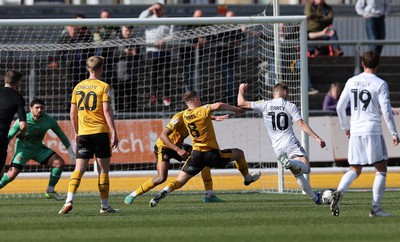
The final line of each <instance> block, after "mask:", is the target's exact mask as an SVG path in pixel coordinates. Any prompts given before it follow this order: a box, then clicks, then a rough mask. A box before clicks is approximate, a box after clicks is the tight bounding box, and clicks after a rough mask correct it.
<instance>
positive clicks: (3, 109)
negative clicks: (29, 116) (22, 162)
mask: <svg viewBox="0 0 400 242" xmlns="http://www.w3.org/2000/svg"><path fill="white" fill-rule="evenodd" d="M21 79H22V73H21V72H19V71H14V70H11V71H8V72H7V74H6V75H5V77H4V83H5V85H4V87H3V88H0V103H1V105H0V169H1V171H0V177H2V176H3V174H4V165H5V164H6V158H7V147H8V139H7V134H8V130H9V129H10V125H11V122H12V120H13V118H14V115H15V113H17V114H18V118H19V120H20V126H19V128H20V133H19V137H20V138H23V137H24V136H25V134H26V130H27V127H28V126H27V124H26V112H25V101H24V98H23V97H22V96H21V94H19V93H18V90H19V85H20V82H21Z"/></svg>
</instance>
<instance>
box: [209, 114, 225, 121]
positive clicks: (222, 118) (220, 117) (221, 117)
mask: <svg viewBox="0 0 400 242" xmlns="http://www.w3.org/2000/svg"><path fill="white" fill-rule="evenodd" d="M228 118H229V114H225V115H222V116H211V119H212V120H215V121H217V122H220V121H224V120H225V119H228Z"/></svg>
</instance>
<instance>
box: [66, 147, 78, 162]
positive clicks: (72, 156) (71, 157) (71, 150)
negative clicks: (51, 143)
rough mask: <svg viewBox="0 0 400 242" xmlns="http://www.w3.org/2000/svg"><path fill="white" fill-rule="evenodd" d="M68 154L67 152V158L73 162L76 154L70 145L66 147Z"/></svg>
mask: <svg viewBox="0 0 400 242" xmlns="http://www.w3.org/2000/svg"><path fill="white" fill-rule="evenodd" d="M68 154H69V158H70V159H71V163H72V164H75V160H76V155H75V152H74V150H73V149H72V146H69V147H68Z"/></svg>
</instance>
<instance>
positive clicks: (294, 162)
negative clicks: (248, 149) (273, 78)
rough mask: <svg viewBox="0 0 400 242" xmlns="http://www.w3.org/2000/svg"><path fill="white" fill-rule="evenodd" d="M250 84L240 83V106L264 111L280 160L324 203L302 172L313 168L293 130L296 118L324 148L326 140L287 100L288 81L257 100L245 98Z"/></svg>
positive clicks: (274, 147) (266, 123)
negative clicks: (271, 93) (264, 97)
mask: <svg viewBox="0 0 400 242" xmlns="http://www.w3.org/2000/svg"><path fill="white" fill-rule="evenodd" d="M247 87H248V84H247V83H242V84H240V86H239V94H238V106H239V107H242V108H247V109H254V110H257V111H260V112H261V113H262V115H263V117H264V124H265V127H266V128H267V131H268V134H269V137H270V140H271V144H272V148H273V149H274V152H275V155H276V157H277V159H278V161H279V162H280V163H281V164H282V165H283V167H285V168H286V169H290V170H291V171H292V173H293V175H294V176H295V177H296V181H297V183H298V184H299V186H300V187H301V189H302V190H303V191H304V192H305V193H306V194H307V195H308V196H309V197H310V198H311V199H312V200H313V201H314V202H315V203H316V204H321V202H322V201H321V192H316V193H315V192H314V191H313V190H312V188H311V185H310V182H309V181H308V180H307V179H306V178H305V177H304V176H303V175H304V174H308V173H310V172H311V169H310V163H309V161H308V155H307V153H306V151H305V150H304V148H303V147H302V146H301V144H300V142H299V140H298V139H297V138H296V136H295V134H294V132H293V122H296V124H297V125H299V127H300V128H301V129H302V130H304V131H305V132H306V133H307V134H308V135H310V136H311V137H313V138H314V139H316V140H317V142H318V143H319V144H320V146H321V148H324V147H325V141H323V140H322V139H321V138H320V137H319V136H318V135H317V134H316V133H315V132H314V131H313V130H312V129H311V128H310V126H308V124H307V123H305V122H304V120H303V119H302V117H301V115H300V112H299V110H298V109H297V107H296V105H295V104H294V103H291V102H289V101H287V100H286V99H287V98H288V96H289V89H288V87H287V86H286V85H285V84H283V83H277V84H275V86H274V94H273V96H274V98H273V99H271V100H260V101H257V102H254V101H246V99H245V91H246V89H247Z"/></svg>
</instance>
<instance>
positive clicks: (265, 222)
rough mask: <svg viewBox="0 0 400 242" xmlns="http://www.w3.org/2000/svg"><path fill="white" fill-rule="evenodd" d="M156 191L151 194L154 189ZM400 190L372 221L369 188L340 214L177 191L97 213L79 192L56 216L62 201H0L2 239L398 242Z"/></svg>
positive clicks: (95, 202)
mask: <svg viewBox="0 0 400 242" xmlns="http://www.w3.org/2000/svg"><path fill="white" fill-rule="evenodd" d="M152 195H154V193H153V194H152ZM399 195H400V192H386V193H385V198H384V200H383V203H382V208H383V209H384V210H386V211H387V212H391V213H393V214H395V215H397V216H393V217H387V218H381V217H379V218H370V217H368V212H369V209H370V206H371V197H372V193H371V192H348V193H346V194H345V197H344V200H343V203H342V207H341V214H340V216H339V217H334V216H332V215H331V214H330V211H329V206H327V205H325V206H317V205H315V204H313V203H312V202H311V201H310V200H309V199H307V197H306V196H305V195H300V194H292V195H289V194H284V195H281V194H265V193H249V194H243V193H241V194H229V193H223V194H219V197H220V198H222V199H224V200H225V202H224V203H213V204H204V203H203V202H202V198H203V195H202V194H182V193H180V192H179V191H178V192H175V193H173V194H171V195H169V196H168V197H166V198H165V199H163V200H161V202H160V203H159V204H158V206H157V207H155V208H150V207H149V206H148V202H149V200H150V199H151V198H152V196H150V195H144V196H141V197H138V198H137V199H136V200H135V201H134V203H133V204H132V205H126V204H123V197H124V196H123V195H113V196H112V197H111V198H110V202H111V204H112V206H113V207H115V208H118V209H120V210H121V212H120V213H118V214H106V215H101V214H100V213H99V198H98V197H94V196H92V197H76V199H75V201H74V209H73V210H72V212H71V213H70V214H67V215H59V214H58V211H59V210H60V208H61V207H62V204H63V201H55V200H47V199H45V198H40V197H39V198H38V197H36V198H2V199H1V200H0V241H2V242H6V241H56V242H61V241H74V242H76V241H112V242H117V241H158V242H161V241H162V242H168V241H173V242H197V241H199V242H214V241H215V242H235V241H241V242H247V241H248V242H253V241H291V242H292V241H319V242H321V241H399V240H400V238H399V234H400V232H399V224H400V203H399V202H398V197H399Z"/></svg>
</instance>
